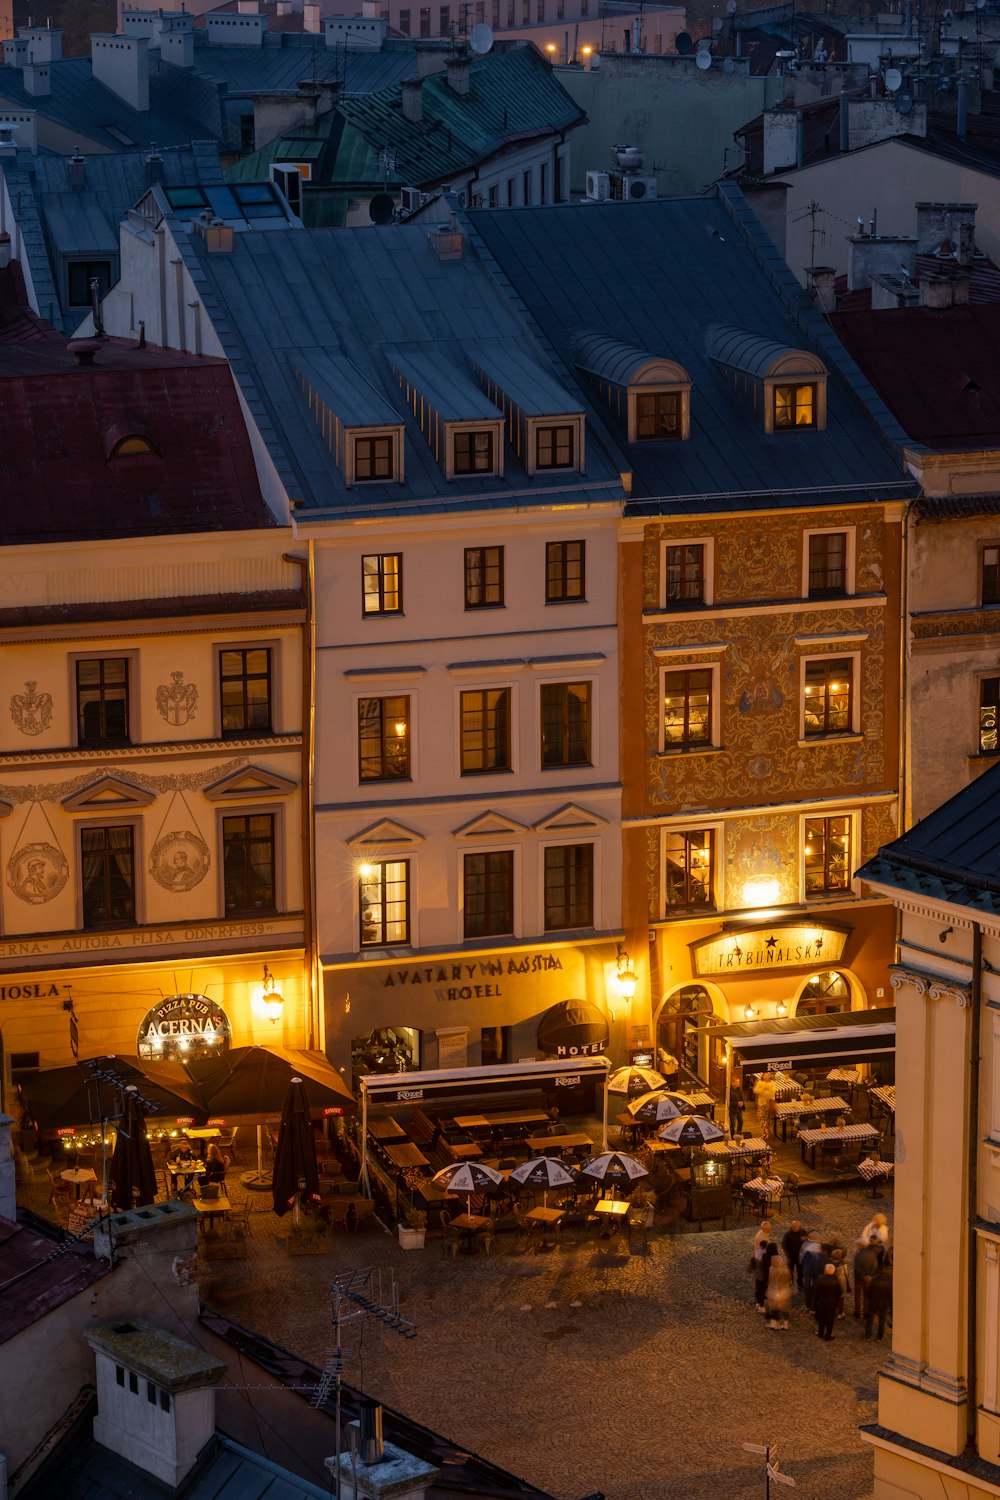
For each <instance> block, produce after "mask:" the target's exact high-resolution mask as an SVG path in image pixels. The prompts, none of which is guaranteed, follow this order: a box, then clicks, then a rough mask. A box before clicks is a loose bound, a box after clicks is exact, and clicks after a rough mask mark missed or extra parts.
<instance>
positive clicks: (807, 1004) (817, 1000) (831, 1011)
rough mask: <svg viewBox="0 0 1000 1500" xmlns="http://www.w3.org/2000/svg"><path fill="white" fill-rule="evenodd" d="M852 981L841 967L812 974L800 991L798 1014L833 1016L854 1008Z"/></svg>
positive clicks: (796, 1009) (796, 1012) (796, 1010)
mask: <svg viewBox="0 0 1000 1500" xmlns="http://www.w3.org/2000/svg"><path fill="white" fill-rule="evenodd" d="M853 1008H854V1007H853V997H852V992H851V982H850V980H849V978H848V977H847V975H846V974H842V973H841V972H840V970H839V969H827V970H824V972H823V973H821V974H812V975H810V977H809V978H808V979H807V980H806V982H805V984H804V985H803V986H802V989H801V991H800V992H799V999H798V1004H797V1006H796V1008H795V1014H796V1015H797V1016H832V1015H837V1014H840V1013H842V1012H844V1011H847V1010H852V1009H853Z"/></svg>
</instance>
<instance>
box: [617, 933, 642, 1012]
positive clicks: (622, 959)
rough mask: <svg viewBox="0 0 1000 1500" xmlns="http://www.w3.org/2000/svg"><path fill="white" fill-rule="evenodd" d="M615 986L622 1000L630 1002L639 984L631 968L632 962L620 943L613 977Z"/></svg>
mask: <svg viewBox="0 0 1000 1500" xmlns="http://www.w3.org/2000/svg"><path fill="white" fill-rule="evenodd" d="M615 984H616V985H617V986H618V993H619V995H621V997H622V999H623V1000H631V998H632V996H633V995H634V994H635V992H636V988H637V987H638V984H639V981H638V979H637V978H636V976H635V970H634V969H633V967H632V960H631V958H630V957H629V954H628V952H627V950H626V949H625V948H623V947H622V945H621V943H619V944H618V973H617V974H616V975H615Z"/></svg>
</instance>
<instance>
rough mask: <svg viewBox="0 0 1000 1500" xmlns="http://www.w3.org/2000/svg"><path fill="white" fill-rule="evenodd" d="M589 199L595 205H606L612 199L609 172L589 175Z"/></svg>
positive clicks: (589, 173)
mask: <svg viewBox="0 0 1000 1500" xmlns="http://www.w3.org/2000/svg"><path fill="white" fill-rule="evenodd" d="M587 197H588V198H592V199H593V200H594V202H595V203H604V202H606V200H607V199H608V198H610V197H611V183H610V181H609V179H608V174H607V172H588V173H587Z"/></svg>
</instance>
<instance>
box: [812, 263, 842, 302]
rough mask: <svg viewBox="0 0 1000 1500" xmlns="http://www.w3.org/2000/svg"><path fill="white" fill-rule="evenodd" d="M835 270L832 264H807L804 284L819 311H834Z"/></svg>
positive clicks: (835, 298)
mask: <svg viewBox="0 0 1000 1500" xmlns="http://www.w3.org/2000/svg"><path fill="white" fill-rule="evenodd" d="M836 277H837V272H836V270H835V269H834V267H833V266H807V267H806V285H807V287H808V290H809V295H810V297H812V299H813V301H814V302H815V304H816V306H817V308H818V309H819V311H820V312H825V313H827V312H836V311H837V296H836V293H835V292H834V290H833V284H834V281H835V280H836Z"/></svg>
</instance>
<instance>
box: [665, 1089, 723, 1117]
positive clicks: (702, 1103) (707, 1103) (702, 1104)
mask: <svg viewBox="0 0 1000 1500" xmlns="http://www.w3.org/2000/svg"><path fill="white" fill-rule="evenodd" d="M673 1092H674V1093H675V1094H677V1095H678V1097H679V1098H681V1099H686V1100H687V1101H688V1103H689V1104H693V1105H694V1106H695V1108H696V1109H697V1111H698V1113H699V1114H701V1113H702V1112H703V1111H704V1112H706V1113H707V1114H709V1115H711V1113H712V1110H713V1109H714V1108H715V1096H714V1094H709V1093H707V1092H706V1091H705V1090H704V1089H699V1090H698V1091H697V1092H696V1093H692V1094H686V1093H685V1092H684V1090H683V1089H674V1090H673Z"/></svg>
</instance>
